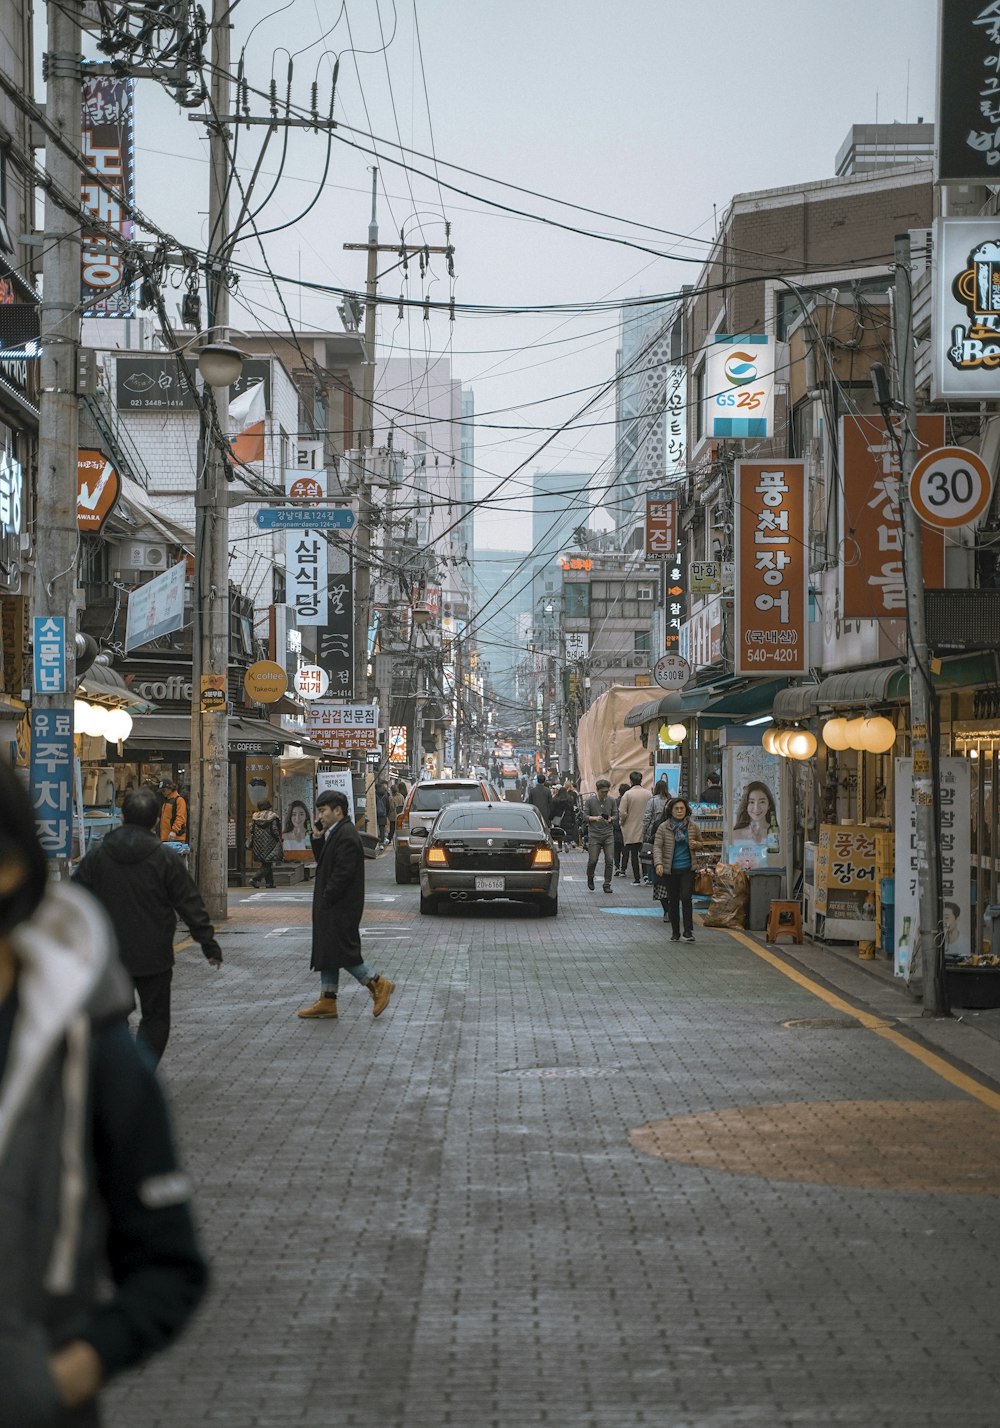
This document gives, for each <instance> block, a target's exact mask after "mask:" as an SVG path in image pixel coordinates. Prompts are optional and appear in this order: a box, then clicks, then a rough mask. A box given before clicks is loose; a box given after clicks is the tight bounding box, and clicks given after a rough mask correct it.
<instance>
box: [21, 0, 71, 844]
mask: <svg viewBox="0 0 1000 1428" xmlns="http://www.w3.org/2000/svg"><path fill="white" fill-rule="evenodd" d="M80 13H81V9H80V7H78V6H75V5H64V4H59V3H58V0H50V4H49V6H48V46H49V47H48V52H47V53H46V55H45V78H46V115H47V117H48V120H49V123H50V124H51V125H52V126H53V127H54V128H55V129H56V130H57V131H58V133H59V134H60V136H61V137H62V139H63V140H64V143H65V152H64V149H63V147H62V146H61V145H59V144H55V143H49V144H47V145H46V151H45V167H46V170H47V172H48V174H49V177H50V178H51V179H52V180H53V181H54V191H55V192H56V193H65V194H72V193H75V194H79V192H80V168H79V164H78V163H75V162H74V160H73V155H74V154H77V155H78V154H79V153H80V145H81V137H80V128H81V120H80V114H81V107H82V102H83V90H82V71H81V65H82V61H83V55H82V53H81V50H80V21H79V16H80ZM42 276H43V283H44V291H43V295H42V302H41V306H40V318H41V360H40V372H39V375H40V379H41V382H40V385H41V395H40V400H39V413H40V415H39V424H38V478H37V484H36V502H37V505H36V509H37V513H38V523H37V531H38V535H37V538H36V542H35V574H34V590H33V598H32V610H33V613H34V614H35V616H40V615H46V616H52V617H55V618H57V619H62V620H64V621H65V626H64V629H65V642H66V669H65V679H64V680H63V681H62V683H63V684H64V686H65V688H64V689H63V690H62V691H57V690H53V691H51V692H46V691H45V690H41V689H34V690H33V692H32V718H33V719H34V718H35V717H36V716H37V715H39V714H43V713H44V712H46V711H49V710H55V709H62V710H65V709H70V708H72V705H73V690H74V688H75V683H76V681H75V675H76V670H75V664H74V657H75V641H76V621H77V583H76V579H77V554H78V547H79V534H78V532H77V526H76V498H77V462H78V456H77V450H78V447H79V439H78V437H79V413H80V407H79V397H78V396H77V375H78V363H79V352H80V281H81V277H80V222H79V219H78V218H75V217H74V216H73V215H72V214H71V213H67V212H65V211H64V210H63V209H62V208H60V207H59V205H58V203H56V202H55V200H54V198H53V196H52V193H49V194H47V195H46V199H45V249H44V257H43V260H42ZM33 792H35V791H34V790H33ZM58 863H59V866H60V872H64V871H65V860H63V859H61V858H60V859H59V860H58Z"/></svg>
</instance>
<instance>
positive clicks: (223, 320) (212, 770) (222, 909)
mask: <svg viewBox="0 0 1000 1428" xmlns="http://www.w3.org/2000/svg"><path fill="white" fill-rule="evenodd" d="M231 8H232V6H231V5H230V4H229V3H228V0H215V3H214V6H213V11H212V87H211V109H212V117H211V119H210V121H209V201H208V243H207V252H206V256H205V297H206V304H205V306H206V314H207V322H206V327H207V329H208V330H209V331H211V330H212V329H219V328H221V329H222V335H223V337H224V336H225V333H226V329H227V328H228V325H229V289H228V287H227V286H226V281H225V264H226V261H227V259H228V256H229V252H228V250H229V199H228V194H229V186H228V184H229V171H230V157H229V148H228V144H227V142H226V128H225V120H226V115H227V114H228V112H229V102H230V92H229V91H230V77H229V63H230V24H229V19H228V16H229V13H230V10H231ZM212 396H214V399H215V408H216V412H217V416H218V424H217V428H218V430H219V431H221V432H224V433H226V432H228V430H229V390H228V388H227V387H217V388H213V389H212ZM212 396H210V395H209V392H208V389H207V388H206V391H205V400H206V402H207V403H208V405H209V407H211V403H212ZM198 460H199V469H198V480H197V483H196V484H197V487H198V490H197V493H196V495H195V605H194V627H193V630H192V645H191V662H192V677H191V803H192V809H191V813H193V819H192V826H191V830H190V831H191V833H192V835H193V836H192V843H193V851H194V859H195V878H196V880H197V882H198V884H199V886H200V888H201V891H202V896H203V897H204V899H205V905H206V907H207V908H208V914H209V916H210V917H211V919H212V921H213V922H221V921H224V920H225V919H226V917H228V915H229V914H228V888H229V716H228V712H227V700H228V680H229V503H228V493H227V489H226V470H225V457H224V454H223V453H222V452H221V451H220V450H219V446H218V441H217V439H216V435H215V433H214V432H213V431H212V430H211V429H210V427H209V424H208V422H207V420H206V418H205V416H204V415H203V416H202V419H201V430H200V439H199V442H198ZM209 677H211V678H212V679H213V681H214V682H216V683H218V682H219V681H221V686H222V689H223V691H225V693H224V696H223V698H222V699H221V700H220V699H218V698H215V699H211V698H209V699H203V695H202V690H203V685H204V683H205V681H206V680H207V679H209ZM189 817H190V815H189Z"/></svg>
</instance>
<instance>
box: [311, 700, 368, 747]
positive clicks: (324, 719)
mask: <svg viewBox="0 0 1000 1428" xmlns="http://www.w3.org/2000/svg"><path fill="white" fill-rule="evenodd" d="M306 721H307V727H308V730H309V737H310V739H312V740H313V741H314V742H315V743H317V744H319V745H320V746H321V748H324V749H326V750H327V751H328V752H330V753H350V752H351V751H352V750H354V749H377V748H378V706H377V705H375V704H327V703H323V702H321V701H317V702H316V703H315V704H311V705H310V706H309V708H308V710H307V711H306Z"/></svg>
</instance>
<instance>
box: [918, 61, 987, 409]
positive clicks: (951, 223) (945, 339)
mask: <svg viewBox="0 0 1000 1428" xmlns="http://www.w3.org/2000/svg"><path fill="white" fill-rule="evenodd" d="M997 83H998V85H1000V73H998V77H997ZM998 93H1000V91H998ZM997 103H998V106H1000V98H998V101H997ZM993 182H995V183H1000V170H997V172H996V174H995V175H994V179H993ZM933 231H934V250H933V252H934V257H933V282H932V285H931V357H932V362H931V397H932V399H933V400H934V401H936V402H940V401H950V400H952V399H954V400H956V401H972V402H992V401H994V400H995V398H996V385H997V367H998V366H1000V219H997V218H996V217H987V218H936V219H935V220H934V230H933Z"/></svg>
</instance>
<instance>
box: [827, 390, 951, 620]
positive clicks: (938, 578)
mask: <svg viewBox="0 0 1000 1428" xmlns="http://www.w3.org/2000/svg"><path fill="white" fill-rule="evenodd" d="M943 443H944V417H943V416H918V417H917V444H918V455H920V454H922V453H924V452H927V451H932V450H934V449H935V448H937V447H939V446H942V445H943ZM899 487H900V482H899V454H898V452H897V449H896V443H895V442H894V441H893V439H892V437H891V436H890V435H889V432H888V430H887V428H886V425H885V422H884V421H883V420H882V418H881V417H875V416H871V417H842V418H841V423H840V490H841V500H842V510H841V529H842V532H843V534H842V542H843V545H842V549H843V552H844V554H843V557H842V559H841V579H842V589H841V614H842V616H843V618H844V619H845V620H884V619H889V620H891V619H896V620H900V619H902V618H903V617H904V616H905V614H906V585H905V583H904V580H903V523H902V515H901V512H900V506H899V497H900V489H899ZM921 536H922V538H921V548H922V551H923V562H924V585H925V587H926V588H927V589H928V590H940V589H942V588H943V586H944V536H943V533H942V532H941V531H940V530H935V529H934V528H933V527H931V526H928V525H925V524H922V525H921Z"/></svg>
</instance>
